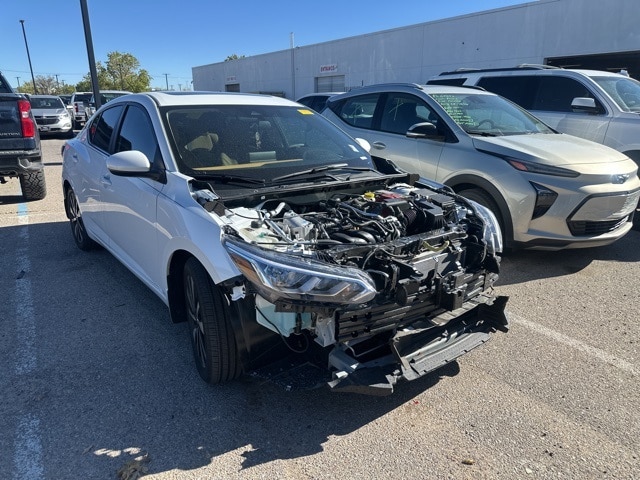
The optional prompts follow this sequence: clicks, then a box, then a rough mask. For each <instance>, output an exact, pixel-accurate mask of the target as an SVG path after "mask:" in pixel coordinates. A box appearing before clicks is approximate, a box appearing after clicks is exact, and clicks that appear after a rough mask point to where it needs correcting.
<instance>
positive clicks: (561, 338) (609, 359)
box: [509, 314, 640, 377]
mask: <svg viewBox="0 0 640 480" xmlns="http://www.w3.org/2000/svg"><path fill="white" fill-rule="evenodd" d="M509 320H511V321H512V322H513V323H516V324H519V325H523V326H525V327H527V328H529V329H531V330H533V331H534V332H537V333H541V334H542V335H546V336H547V337H550V338H552V339H553V340H555V341H556V342H559V343H562V344H564V345H567V346H569V347H572V348H575V349H576V350H579V351H581V352H583V353H586V354H587V355H591V356H592V357H595V358H597V359H599V360H601V361H603V362H605V363H608V364H610V365H613V366H614V367H616V368H619V369H620V370H623V371H624V372H627V373H630V374H631V375H633V376H636V377H637V376H638V375H639V374H640V371H639V370H638V368H636V366H635V365H633V364H632V363H631V362H627V361H626V360H623V359H622V358H619V357H616V356H615V355H612V354H610V353H608V352H605V351H604V350H601V349H599V348H596V347H592V346H591V345H587V344H586V343H584V342H581V341H580V340H576V339H575V338H572V337H569V336H567V335H564V334H562V333H560V332H557V331H555V330H553V329H551V328H548V327H545V326H544V325H540V324H538V323H535V322H531V321H529V320H525V319H524V318H522V317H518V316H514V315H513V314H510V315H509Z"/></svg>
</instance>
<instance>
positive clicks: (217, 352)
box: [183, 257, 242, 384]
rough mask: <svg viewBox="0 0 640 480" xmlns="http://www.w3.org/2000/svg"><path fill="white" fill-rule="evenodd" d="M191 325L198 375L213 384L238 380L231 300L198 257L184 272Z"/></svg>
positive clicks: (186, 303) (191, 261)
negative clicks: (216, 284) (214, 281)
mask: <svg viewBox="0 0 640 480" xmlns="http://www.w3.org/2000/svg"><path fill="white" fill-rule="evenodd" d="M183 281H184V298H185V307H186V314H187V324H188V328H189V337H190V338H191V346H192V349H193V356H194V360H195V362H196V367H197V369H198V373H199V374H200V376H201V377H202V379H203V380H204V381H205V382H207V383H210V384H218V383H224V382H227V381H230V380H234V379H236V378H238V377H239V376H240V374H241V373H242V365H241V362H240V359H239V356H238V349H237V346H236V340H235V335H234V333H233V328H232V326H231V322H230V320H229V314H230V312H231V306H230V305H229V300H228V298H227V297H226V296H225V295H224V294H223V292H222V291H221V290H220V289H219V288H218V287H217V286H215V285H214V284H213V282H212V281H211V277H209V274H208V273H207V271H206V270H205V268H204V267H203V266H202V264H201V263H200V262H199V261H198V260H197V259H196V258H193V257H192V258H190V259H189V260H187V262H186V264H185V268H184V273H183Z"/></svg>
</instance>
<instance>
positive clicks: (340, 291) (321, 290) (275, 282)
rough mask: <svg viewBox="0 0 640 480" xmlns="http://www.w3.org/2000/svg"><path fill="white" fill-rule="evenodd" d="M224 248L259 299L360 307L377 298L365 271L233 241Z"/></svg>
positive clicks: (225, 243)
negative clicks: (259, 296)
mask: <svg viewBox="0 0 640 480" xmlns="http://www.w3.org/2000/svg"><path fill="white" fill-rule="evenodd" d="M223 245H224V246H225V248H226V249H227V252H229V255H230V256H231V258H232V259H233V261H234V262H235V264H236V265H237V266H238V268H239V269H240V271H241V272H242V274H243V275H244V276H245V277H246V278H247V280H249V281H250V282H251V283H252V284H253V286H254V287H255V288H256V289H257V290H258V292H259V293H260V295H262V296H263V297H265V298H266V299H268V300H269V301H270V302H272V303H273V302H275V301H276V300H278V299H289V300H294V301H296V300H297V301H305V302H314V303H324V304H334V305H335V304H343V305H359V304H363V303H366V302H369V301H371V300H372V299H373V298H374V297H375V296H376V293H377V292H376V288H375V285H374V283H373V280H372V279H371V277H370V276H369V275H368V274H366V273H365V272H363V271H362V270H359V269H356V268H350V267H341V266H335V265H329V264H326V263H322V262H319V261H317V260H314V259H311V258H306V257H299V256H295V255H288V254H284V253H280V252H275V251H273V250H265V249H262V248H259V247H256V246H253V245H248V244H245V243H242V242H239V241H237V240H234V239H232V238H229V237H226V238H225V239H223Z"/></svg>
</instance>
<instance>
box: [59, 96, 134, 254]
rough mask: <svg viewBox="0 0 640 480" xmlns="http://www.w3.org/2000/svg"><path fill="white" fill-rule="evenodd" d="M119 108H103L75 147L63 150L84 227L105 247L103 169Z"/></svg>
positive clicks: (106, 239)
mask: <svg viewBox="0 0 640 480" xmlns="http://www.w3.org/2000/svg"><path fill="white" fill-rule="evenodd" d="M122 109H123V107H122V106H121V105H118V106H116V107H114V108H110V109H108V110H104V111H103V112H102V113H101V115H100V117H99V118H96V119H95V120H94V121H93V123H92V124H91V125H90V126H89V128H88V129H87V130H86V131H85V132H84V133H83V135H85V137H84V138H82V139H81V142H80V144H79V145H78V147H77V148H78V150H77V151H76V150H73V149H72V150H71V151H69V152H68V153H67V163H68V164H69V165H70V169H74V170H76V171H77V173H76V174H75V178H77V181H74V185H73V188H74V191H75V194H76V197H77V198H78V204H79V205H80V209H81V210H82V220H83V222H84V225H85V228H86V229H87V231H89V232H90V233H91V235H92V236H93V237H95V238H96V239H97V240H99V241H100V242H101V243H102V244H104V245H107V246H108V245H109V242H110V240H109V234H108V233H107V232H106V228H105V222H104V209H103V206H102V201H103V194H104V188H105V185H104V181H105V178H104V175H105V172H107V165H106V162H107V157H108V156H109V154H108V151H109V145H110V143H111V137H112V135H113V131H114V129H115V126H116V124H117V123H118V120H119V119H120V115H121V113H122ZM81 149H82V151H81Z"/></svg>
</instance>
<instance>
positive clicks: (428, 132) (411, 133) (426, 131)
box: [405, 122, 442, 138]
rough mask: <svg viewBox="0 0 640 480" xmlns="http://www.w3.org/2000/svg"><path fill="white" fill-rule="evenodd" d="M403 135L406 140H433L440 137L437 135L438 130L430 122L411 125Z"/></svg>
mask: <svg viewBox="0 0 640 480" xmlns="http://www.w3.org/2000/svg"><path fill="white" fill-rule="evenodd" d="M405 135H406V136H407V137H408V138H433V137H441V136H442V135H439V134H438V129H437V128H436V126H435V125H434V124H433V123H431V122H422V123H416V124H415V125H411V127H409V130H407V133H406V134H405Z"/></svg>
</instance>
